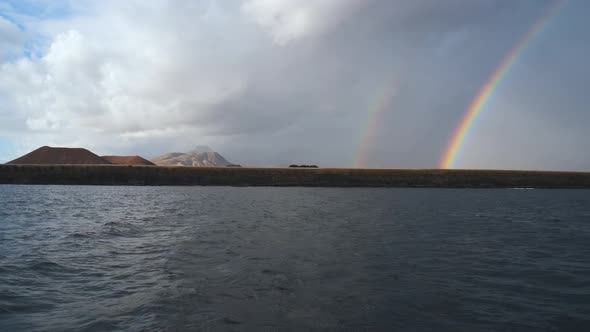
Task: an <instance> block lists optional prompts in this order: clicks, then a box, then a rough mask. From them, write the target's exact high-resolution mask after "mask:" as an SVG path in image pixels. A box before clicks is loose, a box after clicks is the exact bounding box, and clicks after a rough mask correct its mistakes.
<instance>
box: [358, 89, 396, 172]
mask: <svg viewBox="0 0 590 332" xmlns="http://www.w3.org/2000/svg"><path fill="white" fill-rule="evenodd" d="M396 94H397V86H396V85H395V84H393V83H389V84H386V85H385V88H384V89H383V92H382V93H381V94H380V96H379V98H377V99H376V102H375V104H374V105H373V106H372V107H371V108H370V109H369V115H368V117H367V123H366V125H365V126H364V127H363V128H365V130H363V131H362V132H361V139H360V140H359V144H358V147H357V149H356V154H355V158H354V162H353V164H354V167H356V168H366V167H367V161H368V159H369V152H370V148H371V147H372V146H373V145H374V143H375V137H376V133H377V130H378V128H379V122H380V121H381V117H382V115H383V114H384V113H385V112H386V111H388V110H390V109H391V107H392V101H393V98H394V97H395V95H396Z"/></svg>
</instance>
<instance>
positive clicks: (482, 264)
mask: <svg viewBox="0 0 590 332" xmlns="http://www.w3.org/2000/svg"><path fill="white" fill-rule="evenodd" d="M66 330H71V331H114V330H121V331H177V330H219V331H226V330H236V331H243V330H250V331H261V330H270V331H272V330H294V331H300V330H400V331H590V191H584V190H482V189H480V190H468V189H458V190H453V189H327V188H325V189H319V188H228V187H85V186H79V187H76V186H0V331H66Z"/></svg>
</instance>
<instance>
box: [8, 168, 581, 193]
mask: <svg viewBox="0 0 590 332" xmlns="http://www.w3.org/2000/svg"><path fill="white" fill-rule="evenodd" d="M0 184H64V185H150V186H164V185H173V186H183V185H184V186H302V187H432V188H577V189H582V188H590V173H586V172H548V171H513V170H438V169H347V168H232V167H160V166H117V165H0Z"/></svg>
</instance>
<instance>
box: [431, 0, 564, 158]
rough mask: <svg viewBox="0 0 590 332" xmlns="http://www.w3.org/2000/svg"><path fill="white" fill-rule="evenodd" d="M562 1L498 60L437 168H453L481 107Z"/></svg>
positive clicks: (551, 7)
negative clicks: (497, 64)
mask: <svg viewBox="0 0 590 332" xmlns="http://www.w3.org/2000/svg"><path fill="white" fill-rule="evenodd" d="M564 2H565V0H558V1H556V2H555V3H554V4H553V5H552V6H550V7H549V9H548V10H547V12H546V13H545V14H544V15H543V16H542V17H541V18H539V19H538V20H537V21H536V22H535V23H534V24H533V26H532V27H531V28H530V29H529V30H528V31H527V32H526V33H525V35H524V36H523V37H522V38H521V39H520V40H519V42H518V43H517V44H516V46H515V47H514V48H512V49H511V50H510V52H508V54H507V55H506V56H505V57H504V59H503V60H502V62H500V65H499V66H498V67H496V69H495V70H494V72H493V73H492V75H491V76H490V77H489V79H488V80H487V81H486V83H485V84H484V85H483V87H482V88H481V89H480V90H479V92H478V93H477V95H476V96H475V98H473V100H472V101H471V103H470V104H469V107H468V108H467V111H466V112H465V114H464V115H463V117H462V118H461V122H459V125H458V126H457V128H456V129H455V131H454V133H453V136H452V137H451V139H450V140H449V142H448V144H447V147H446V149H445V151H444V153H443V155H442V158H441V159H440V162H439V168H453V166H454V163H455V160H456V159H457V156H458V154H459V152H460V151H461V148H462V147H463V145H464V143H465V139H466V137H467V134H468V133H469V131H470V129H471V128H472V127H473V124H474V122H475V120H476V119H477V116H478V115H479V114H480V113H481V111H482V109H483V108H484V107H485V106H486V104H487V102H488V101H489V100H490V97H491V96H492V94H493V92H494V91H495V89H496V87H497V86H498V83H500V81H501V80H502V78H504V76H506V74H507V73H508V71H509V69H510V68H511V66H512V65H513V64H514V62H515V61H516V60H517V59H518V57H519V56H520V55H521V54H522V52H523V51H524V50H525V49H526V47H527V46H528V44H529V43H530V42H531V40H533V39H534V38H535V36H536V35H537V34H539V32H541V30H543V28H544V27H545V25H546V24H547V22H548V21H549V20H550V19H551V18H552V17H553V16H555V14H556V13H557V12H558V9H559V8H560V7H561V5H562V3H564Z"/></svg>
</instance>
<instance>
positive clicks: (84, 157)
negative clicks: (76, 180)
mask: <svg viewBox="0 0 590 332" xmlns="http://www.w3.org/2000/svg"><path fill="white" fill-rule="evenodd" d="M7 164H12V165H26V164H31V165H63V164H67V165H109V164H111V162H109V161H107V160H104V159H102V158H101V157H99V156H97V155H95V154H94V153H92V152H90V151H88V150H86V149H82V148H54V147H50V146H42V147H40V148H38V149H37V150H34V151H32V152H29V153H27V154H26V155H24V156H22V157H20V158H17V159H15V160H12V161H9V162H8V163H7Z"/></svg>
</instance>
